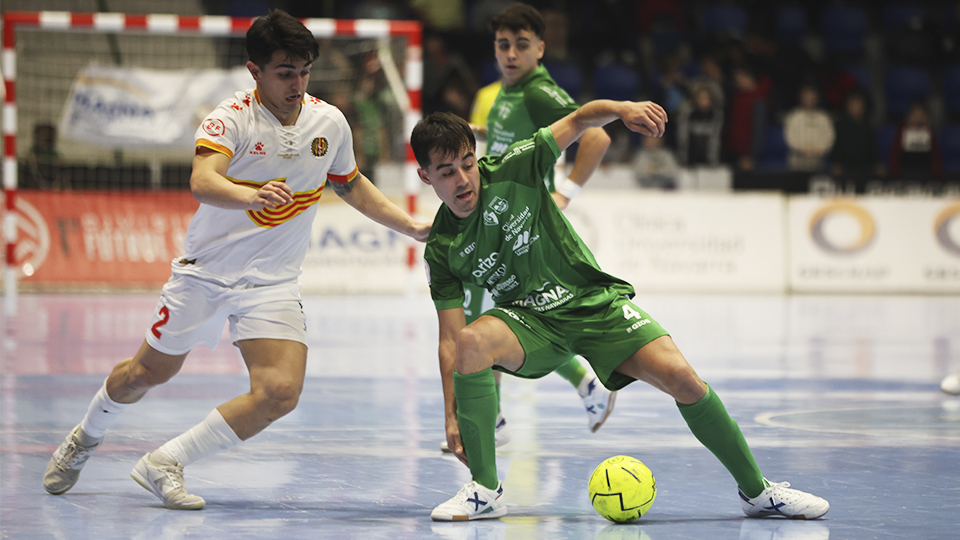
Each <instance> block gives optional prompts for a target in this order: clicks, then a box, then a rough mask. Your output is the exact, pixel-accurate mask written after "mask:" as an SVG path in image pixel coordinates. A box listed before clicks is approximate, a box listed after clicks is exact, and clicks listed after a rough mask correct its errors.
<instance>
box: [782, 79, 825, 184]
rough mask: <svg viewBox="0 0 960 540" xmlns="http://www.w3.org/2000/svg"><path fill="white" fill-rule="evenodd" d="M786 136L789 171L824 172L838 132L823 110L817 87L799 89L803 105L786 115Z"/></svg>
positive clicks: (807, 86) (784, 128) (809, 86)
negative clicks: (828, 154)
mask: <svg viewBox="0 0 960 540" xmlns="http://www.w3.org/2000/svg"><path fill="white" fill-rule="evenodd" d="M783 135H784V139H785V140H786V143H787V148H788V149H789V154H788V156H787V166H788V167H789V168H790V170H793V171H804V172H816V171H821V170H823V167H824V161H825V157H826V155H827V152H829V151H830V148H832V147H833V140H834V137H835V133H834V131H833V121H832V120H831V119H830V115H829V114H827V112H826V111H825V110H823V109H821V108H820V96H819V94H818V93H817V88H816V87H815V86H813V85H810V84H805V85H803V86H801V87H800V103H799V105H797V107H796V108H794V109H793V110H791V111H790V112H789V113H787V116H786V118H785V119H784V122H783Z"/></svg>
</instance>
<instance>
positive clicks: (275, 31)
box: [246, 9, 320, 68]
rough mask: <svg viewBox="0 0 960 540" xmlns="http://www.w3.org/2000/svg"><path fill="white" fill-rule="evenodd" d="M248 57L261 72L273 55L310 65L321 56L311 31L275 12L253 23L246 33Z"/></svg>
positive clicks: (276, 10) (297, 21)
mask: <svg viewBox="0 0 960 540" xmlns="http://www.w3.org/2000/svg"><path fill="white" fill-rule="evenodd" d="M246 41H247V43H246V46H247V56H249V58H250V61H251V62H253V63H254V64H256V65H258V66H260V67H261V68H263V67H264V66H266V65H267V64H269V63H270V61H271V60H272V59H273V53H275V52H277V51H283V52H285V53H287V55H288V56H289V57H291V58H296V59H300V60H306V61H307V63H311V64H312V63H313V62H314V60H316V59H317V57H318V56H320V45H319V44H318V43H317V39H316V38H315V37H313V34H312V33H311V32H310V30H307V27H306V26H304V25H303V23H301V22H300V21H299V20H298V19H297V18H295V17H293V16H292V15H290V14H289V13H287V12H286V11H283V10H280V9H275V10H273V11H271V12H270V13H269V14H268V15H264V16H263V17H259V18H257V20H255V21H253V24H252V25H251V26H250V29H249V30H247V40H246Z"/></svg>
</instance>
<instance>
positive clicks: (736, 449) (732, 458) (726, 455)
mask: <svg viewBox="0 0 960 540" xmlns="http://www.w3.org/2000/svg"><path fill="white" fill-rule="evenodd" d="M677 408H679V409H680V414H681V415H682V416H683V419H684V420H685V421H686V422H687V425H688V426H690V431H692V432H693V435H694V436H695V437H696V438H697V440H698V441H700V443H701V444H703V445H704V446H706V447H707V449H708V450H710V451H711V452H713V455H715V456H717V459H719V460H720V463H722V464H723V466H724V467H726V468H727V470H728V471H730V474H732V475H733V478H734V479H735V480H736V481H737V485H738V486H739V487H740V489H741V491H743V494H744V495H746V496H747V497H750V498H751V499H752V498H754V497H756V496H757V495H760V493H761V492H763V490H764V489H765V488H766V486H765V485H764V483H763V473H761V472H760V467H759V466H757V461H756V460H755V459H754V458H753V453H752V452H751V451H750V447H749V446H747V441H746V439H744V438H743V433H742V432H741V431H740V426H738V425H737V423H736V422H735V421H734V420H733V418H730V415H729V414H727V409H726V408H725V407H724V406H723V402H721V401H720V398H719V397H718V396H717V394H715V393H714V391H713V389H712V388H710V385H707V393H706V395H704V396H703V397H702V398H700V401H698V402H696V403H694V404H692V405H681V404H679V403H677ZM461 429H462V428H461Z"/></svg>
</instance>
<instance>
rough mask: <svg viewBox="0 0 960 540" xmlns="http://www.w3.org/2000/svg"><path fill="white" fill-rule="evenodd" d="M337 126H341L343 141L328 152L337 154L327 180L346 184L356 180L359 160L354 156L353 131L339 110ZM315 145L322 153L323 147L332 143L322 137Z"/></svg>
mask: <svg viewBox="0 0 960 540" xmlns="http://www.w3.org/2000/svg"><path fill="white" fill-rule="evenodd" d="M337 124H338V125H339V126H340V130H341V136H340V138H341V140H340V144H339V145H338V148H333V149H329V150H328V151H332V152H336V154H334V156H333V162H332V163H331V165H330V170H329V171H327V180H329V181H331V182H337V183H346V182H350V181H351V180H353V179H354V178H356V177H357V174H358V173H359V170H358V169H357V158H356V156H355V155H354V154H353V131H352V130H351V129H350V124H348V123H347V119H346V118H345V117H344V116H343V113H341V112H340V111H339V110H337ZM314 144H318V145H320V146H321V151H323V146H329V144H330V141H328V140H326V138H325V137H320V138H319V139H318V140H317V141H314Z"/></svg>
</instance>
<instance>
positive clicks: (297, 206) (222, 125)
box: [173, 90, 357, 286]
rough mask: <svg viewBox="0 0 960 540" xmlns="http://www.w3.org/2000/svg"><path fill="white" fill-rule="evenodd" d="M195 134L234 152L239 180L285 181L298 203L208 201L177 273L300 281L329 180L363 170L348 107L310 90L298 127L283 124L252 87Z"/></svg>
mask: <svg viewBox="0 0 960 540" xmlns="http://www.w3.org/2000/svg"><path fill="white" fill-rule="evenodd" d="M196 139H197V147H204V148H210V149H212V150H215V151H217V152H221V153H223V154H225V155H227V156H229V157H230V167H229V169H228V170H227V178H228V179H230V180H231V181H232V182H234V183H236V184H240V185H244V186H250V187H252V188H255V189H256V188H259V187H260V186H262V185H264V184H266V183H267V182H269V181H271V180H276V181H281V182H285V183H286V184H287V185H288V186H290V188H291V190H293V193H294V195H293V202H292V203H291V204H287V205H285V206H282V207H280V208H276V209H270V208H265V209H263V210H261V211H259V212H254V211H244V210H226V209H223V208H218V207H216V206H211V205H209V204H201V205H200V208H199V209H198V210H197V213H196V215H194V217H193V219H192V220H191V221H190V227H189V228H188V229H187V235H186V239H185V240H184V250H185V252H186V253H185V255H184V256H183V257H180V258H177V259H175V260H174V261H173V272H174V273H181V274H191V275H194V276H197V277H200V278H204V279H207V280H213V281H216V282H219V283H221V284H223V285H228V286H229V285H232V284H234V283H236V282H237V281H238V280H240V279H244V280H247V281H249V282H252V283H257V284H273V283H280V282H284V281H290V280H294V279H296V278H297V277H298V276H299V275H300V272H301V264H302V263H303V258H304V256H305V255H306V252H307V247H308V245H309V242H310V229H311V226H312V224H313V220H314V216H315V215H316V212H317V202H318V201H319V200H320V195H321V193H322V191H323V187H324V185H325V183H326V182H327V181H331V182H350V181H352V180H353V179H354V178H355V177H356V175H357V164H356V160H355V158H354V155H353V136H352V134H351V131H350V126H349V125H348V124H347V120H346V118H344V116H343V113H341V112H340V110H339V109H337V108H336V107H334V106H332V105H330V104H328V103H324V102H323V101H321V100H319V99H317V98H314V97H312V96H309V95H306V94H305V95H304V99H303V105H302V107H301V109H300V115H299V117H298V118H297V123H296V125H295V126H282V125H280V122H279V121H278V120H277V118H276V117H275V116H274V115H273V113H271V112H270V111H269V110H268V109H267V108H266V107H265V106H263V105H262V104H261V103H260V99H259V96H258V95H257V92H256V90H248V91H246V92H237V93H236V94H235V95H234V96H233V97H232V98H230V99H227V100H225V101H223V102H222V103H221V104H220V105H218V106H217V108H216V109H214V110H213V112H211V113H210V114H209V115H208V116H207V117H206V119H204V121H203V123H202V124H201V125H200V128H199V129H197V134H196Z"/></svg>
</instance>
